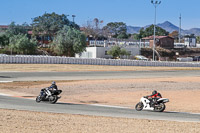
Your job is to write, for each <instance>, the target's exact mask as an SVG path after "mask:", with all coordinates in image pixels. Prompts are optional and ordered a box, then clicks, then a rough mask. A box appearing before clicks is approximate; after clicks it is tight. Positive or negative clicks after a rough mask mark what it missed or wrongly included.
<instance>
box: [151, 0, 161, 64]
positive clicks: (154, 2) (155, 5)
mask: <svg viewBox="0 0 200 133" xmlns="http://www.w3.org/2000/svg"><path fill="white" fill-rule="evenodd" d="M160 3H161V1H157V0H156V1H154V0H151V4H153V5H154V7H155V16H154V30H153V61H155V40H156V39H155V36H156V35H155V34H156V8H157V6H158V5H160Z"/></svg>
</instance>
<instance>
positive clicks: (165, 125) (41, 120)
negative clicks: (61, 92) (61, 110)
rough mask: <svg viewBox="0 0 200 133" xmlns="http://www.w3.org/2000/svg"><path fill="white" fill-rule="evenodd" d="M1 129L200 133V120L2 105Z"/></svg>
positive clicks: (17, 132)
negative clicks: (142, 118) (43, 110)
mask: <svg viewBox="0 0 200 133" xmlns="http://www.w3.org/2000/svg"><path fill="white" fill-rule="evenodd" d="M0 119H1V122H0V132H1V133H112V132H113V133H155V132H156V133H199V132H200V123H193V122H191V123H186V122H169V121H157V120H137V119H126V118H111V117H96V116H83V115H68V114H54V113H41V112H30V111H16V110H5V109H0Z"/></svg>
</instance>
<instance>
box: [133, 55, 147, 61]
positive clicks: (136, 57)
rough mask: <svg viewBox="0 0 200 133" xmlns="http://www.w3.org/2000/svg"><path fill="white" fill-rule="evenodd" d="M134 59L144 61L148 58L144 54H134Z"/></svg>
mask: <svg viewBox="0 0 200 133" xmlns="http://www.w3.org/2000/svg"><path fill="white" fill-rule="evenodd" d="M134 59H136V60H144V61H148V60H149V59H148V58H147V57H145V56H142V55H136V56H134Z"/></svg>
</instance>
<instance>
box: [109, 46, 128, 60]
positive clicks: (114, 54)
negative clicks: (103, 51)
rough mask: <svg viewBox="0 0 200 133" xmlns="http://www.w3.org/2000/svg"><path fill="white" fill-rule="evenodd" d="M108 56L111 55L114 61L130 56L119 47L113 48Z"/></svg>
mask: <svg viewBox="0 0 200 133" xmlns="http://www.w3.org/2000/svg"><path fill="white" fill-rule="evenodd" d="M108 54H109V55H111V56H112V57H113V58H114V59H116V58H120V56H124V55H127V56H129V55H130V53H129V52H128V51H126V49H121V48H120V47H119V46H113V47H112V48H111V50H109V51H108Z"/></svg>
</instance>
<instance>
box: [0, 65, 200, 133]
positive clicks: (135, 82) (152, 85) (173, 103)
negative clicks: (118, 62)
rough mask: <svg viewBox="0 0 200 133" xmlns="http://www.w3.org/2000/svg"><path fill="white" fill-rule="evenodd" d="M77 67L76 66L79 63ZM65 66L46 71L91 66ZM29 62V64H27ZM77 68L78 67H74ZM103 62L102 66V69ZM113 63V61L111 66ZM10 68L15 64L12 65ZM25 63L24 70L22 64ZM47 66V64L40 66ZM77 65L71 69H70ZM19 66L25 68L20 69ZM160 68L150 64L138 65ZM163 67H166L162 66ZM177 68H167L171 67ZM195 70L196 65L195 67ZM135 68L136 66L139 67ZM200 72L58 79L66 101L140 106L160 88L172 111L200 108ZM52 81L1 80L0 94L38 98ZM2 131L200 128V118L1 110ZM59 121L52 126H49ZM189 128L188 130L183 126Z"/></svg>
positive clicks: (199, 110) (85, 132)
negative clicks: (192, 74) (189, 120)
mask: <svg viewBox="0 0 200 133" xmlns="http://www.w3.org/2000/svg"><path fill="white" fill-rule="evenodd" d="M10 65H11V64H9V65H7V67H5V66H4V67H5V69H3V67H2V65H0V68H1V67H2V68H1V69H0V71H19V70H21V71H39V70H41V71H44V70H45V68H43V67H44V66H42V67H38V66H34V65H33V66H32V68H34V69H32V70H31V69H30V68H31V66H28V67H27V66H26V65H23V64H22V66H20V67H21V69H19V68H18V67H19V66H18V67H14V66H12V67H11V66H10ZM75 66H76V65H75ZM75 66H73V65H72V66H65V67H62V69H59V68H57V67H56V66H52V68H49V69H46V71H53V70H54V69H55V70H60V71H67V70H68V71H77V70H81V69H82V70H86V69H84V68H82V67H85V66H81V68H79V69H78V67H79V66H77V67H75ZM23 67H24V68H23ZM73 67H74V68H73ZM89 67H90V68H88V70H87V71H93V70H94V71H95V70H102V71H103V70H105V68H104V67H105V66H97V67H95V66H89ZM101 67H102V68H101ZM109 67H110V66H109ZM6 68H9V69H6ZM22 68H23V69H22ZM39 68H41V69H39ZM70 68H71V69H70ZM18 69H19V70H18ZM109 69H110V70H132V69H133V68H127V67H117V68H115V67H113V68H112V67H111V68H108V69H106V70H109ZM142 69H143V70H144V69H145V70H153V69H154V70H155V68H151V67H144V68H139V67H138V68H137V70H142ZM157 69H158V70H162V69H163V68H157ZM168 69H169V70H171V68H166V69H165V70H168ZM189 69H191V68H189ZM134 70H135V71H137V70H136V68H134ZM199 81H200V77H173V78H152V79H145V78H142V79H116V80H86V81H57V85H58V87H59V89H62V90H63V93H62V94H61V96H62V98H61V99H60V101H62V102H67V103H82V104H106V105H117V106H125V107H130V108H134V106H135V104H136V103H137V102H139V99H140V97H142V96H144V95H148V94H150V93H151V92H152V91H153V90H154V89H156V90H157V91H159V92H160V93H161V94H162V96H163V97H166V98H169V100H170V102H169V103H167V104H166V106H167V108H166V111H180V112H194V113H200V103H199V102H194V101H199V96H200V87H199V86H200V83H199ZM50 83H51V82H50V81H49V82H48V81H37V82H13V83H0V93H6V94H12V95H15V96H22V97H26V98H27V97H30V98H35V97H36V96H37V95H38V94H39V92H40V89H41V88H44V87H47V86H49V85H50ZM0 114H1V115H0V118H1V120H2V119H3V123H1V122H0V132H3V133H5V132H54V131H59V132H78V133H79V132H80V133H94V132H106V133H107V132H122V133H128V132H138V133H139V132H140V133H142V132H155V131H156V132H166V133H168V132H185V133H189V132H196V133H197V132H200V123H184V122H168V121H152V120H137V119H124V118H110V117H95V116H81V115H67V114H52V113H39V112H29V111H16V110H4V109H0ZM49 125H54V126H52V127H50V128H49V129H47V130H46V126H48V127H49ZM183 129H184V130H183Z"/></svg>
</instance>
